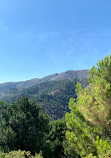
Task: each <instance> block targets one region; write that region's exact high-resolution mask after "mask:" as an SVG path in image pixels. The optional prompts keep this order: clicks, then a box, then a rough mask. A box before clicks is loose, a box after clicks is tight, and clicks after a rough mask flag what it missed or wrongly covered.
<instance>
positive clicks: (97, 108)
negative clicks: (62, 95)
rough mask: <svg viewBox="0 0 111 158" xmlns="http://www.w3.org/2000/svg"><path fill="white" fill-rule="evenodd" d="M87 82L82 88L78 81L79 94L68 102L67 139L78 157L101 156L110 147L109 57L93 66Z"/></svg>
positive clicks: (110, 77) (110, 79) (110, 84)
mask: <svg viewBox="0 0 111 158" xmlns="http://www.w3.org/2000/svg"><path fill="white" fill-rule="evenodd" d="M88 82H89V85H88V86H87V87H86V88H85V89H82V88H81V84H80V83H77V85H76V94H77V96H78V97H77V99H76V100H75V99H71V100H70V102H69V108H70V109H71V112H70V113H67V114H66V124H67V127H68V129H69V130H68V131H67V132H66V138H67V139H68V140H69V142H70V144H71V145H72V146H73V147H74V148H75V150H76V151H77V152H78V153H79V154H80V155H81V156H86V155H88V154H92V156H97V157H100V158H102V157H105V156H106V154H108V152H109V151H110V148H111V145H110V141H111V56H109V57H108V56H107V57H105V58H104V60H101V61H99V62H98V63H97V67H94V66H93V67H92V69H91V70H90V71H89V78H88ZM90 156H91V155H90Z"/></svg>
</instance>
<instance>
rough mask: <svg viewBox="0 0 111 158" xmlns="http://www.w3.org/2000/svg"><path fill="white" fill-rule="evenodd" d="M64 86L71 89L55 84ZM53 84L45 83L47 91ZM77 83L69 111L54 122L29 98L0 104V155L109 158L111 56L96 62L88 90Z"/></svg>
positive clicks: (110, 153)
mask: <svg viewBox="0 0 111 158" xmlns="http://www.w3.org/2000/svg"><path fill="white" fill-rule="evenodd" d="M80 81H82V80H80ZM54 82H55V81H54ZM56 82H57V81H56ZM56 82H55V84H57V83H58V82H57V83H56ZM67 82H68V85H70V82H69V80H65V81H64V82H62V81H59V85H58V87H59V88H60V87H63V85H62V84H63V83H67ZM76 82H77V80H76ZM76 82H75V83H76ZM51 83H52V82H48V83H47V87H48V88H49V85H48V84H51ZM73 83H74V82H73ZM75 83H74V85H75ZM81 83H82V82H81ZM81 83H79V82H77V84H76V89H75V91H76V97H75V98H74V97H73V98H70V101H69V104H68V106H69V109H70V111H69V112H66V114H65V117H63V118H62V119H58V120H53V121H49V119H48V117H47V115H45V114H44V113H43V112H42V111H41V110H40V107H39V106H38V104H37V103H36V102H34V101H31V100H29V99H28V97H22V98H19V99H18V100H17V101H15V102H12V103H10V104H9V103H7V102H4V101H1V102H0V116H1V117H0V150H1V152H0V156H1V157H3V158H9V157H14V158H17V157H18V158H20V157H21V158H25V157H28V158H31V157H32V158H34V157H35V158H36V157H37V158H42V157H43V158H110V157H111V56H109V57H108V56H107V57H105V58H104V60H101V61H99V62H98V63H97V67H94V66H93V67H92V69H91V70H90V71H89V77H88V86H87V87H85V88H84V87H83V86H82V85H81ZM41 84H42V83H41ZM61 85H62V86H61ZM70 86H71V85H70ZM70 86H69V87H70ZM33 88H34V87H33ZM42 88H43V89H44V86H43V87H42ZM53 88H54V85H53V87H51V85H50V88H49V89H48V91H47V88H46V89H44V90H43V91H45V93H47V92H48V93H52V92H53V91H54V90H55V89H53ZM25 90H26V91H25V92H24V93H28V90H29V89H25ZM32 92H33V89H32ZM53 93H54V92H53ZM71 93H72V92H71ZM66 94H67V93H66ZM49 95H50V94H49ZM51 95H52V96H53V95H54V94H51ZM29 97H30V96H29ZM35 98H36V96H35ZM36 99H37V98H36Z"/></svg>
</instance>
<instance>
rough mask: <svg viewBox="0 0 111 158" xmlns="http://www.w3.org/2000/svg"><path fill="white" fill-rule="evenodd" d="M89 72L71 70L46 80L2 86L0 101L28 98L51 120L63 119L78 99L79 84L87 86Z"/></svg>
mask: <svg viewBox="0 0 111 158" xmlns="http://www.w3.org/2000/svg"><path fill="white" fill-rule="evenodd" d="M87 77H88V70H76V71H73V70H69V71H66V72H63V73H56V74H53V75H49V76H46V77H44V78H40V79H38V78H35V79H31V80H27V81H22V82H8V83H3V84H0V99H1V100H5V101H8V102H10V103H11V102H12V101H15V100H17V99H18V98H19V97H22V96H28V97H29V98H30V99H33V100H34V101H36V102H37V103H38V104H39V105H40V107H41V109H42V110H43V111H44V112H45V113H47V114H48V115H49V117H50V119H58V118H62V117H63V116H64V114H65V112H67V111H68V110H69V108H68V101H69V99H70V98H71V97H74V98H76V95H75V88H76V84H77V82H78V81H79V82H81V84H82V86H83V87H85V86H87V84H88V83H87Z"/></svg>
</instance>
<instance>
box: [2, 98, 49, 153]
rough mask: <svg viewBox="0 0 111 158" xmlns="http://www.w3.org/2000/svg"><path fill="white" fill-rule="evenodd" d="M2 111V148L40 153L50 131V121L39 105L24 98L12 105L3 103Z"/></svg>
mask: <svg viewBox="0 0 111 158" xmlns="http://www.w3.org/2000/svg"><path fill="white" fill-rule="evenodd" d="M3 104H4V105H5V106H4V105H3ZM0 109H1V111H0V116H1V117H0V146H1V147H2V148H3V149H4V150H5V151H7V150H15V149H16V150H18V149H21V150H26V151H31V152H32V153H36V152H38V153H39V151H40V150H41V149H42V145H43V143H44V141H45V134H48V131H49V121H48V118H47V116H46V115H44V114H43V113H42V112H41V111H40V109H39V107H38V106H37V104H36V103H35V102H33V101H29V100H28V98H27V97H22V98H20V99H19V100H18V101H16V102H13V103H12V104H10V105H8V104H6V103H3V102H1V103H0Z"/></svg>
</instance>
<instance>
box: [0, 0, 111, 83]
mask: <svg viewBox="0 0 111 158" xmlns="http://www.w3.org/2000/svg"><path fill="white" fill-rule="evenodd" d="M110 54H111V0H0V83H3V82H11V81H24V80H28V79H32V78H41V77H44V76H47V75H50V74H54V73H60V72H64V71H67V70H83V69H90V68H91V67H92V66H93V65H96V63H97V62H98V60H99V59H103V58H104V57H105V56H107V55H110Z"/></svg>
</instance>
